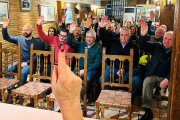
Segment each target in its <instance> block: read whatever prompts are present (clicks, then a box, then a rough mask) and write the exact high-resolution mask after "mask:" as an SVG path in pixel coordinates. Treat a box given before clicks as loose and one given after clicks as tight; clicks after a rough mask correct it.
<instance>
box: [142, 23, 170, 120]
mask: <svg viewBox="0 0 180 120" xmlns="http://www.w3.org/2000/svg"><path fill="white" fill-rule="evenodd" d="M147 32H148V26H147V23H143V24H142V25H141V35H140V36H139V40H138V44H139V47H140V48H141V49H143V50H145V51H147V52H149V53H151V55H152V57H151V60H150V62H149V64H148V65H147V68H146V72H145V79H144V83H143V95H142V98H143V103H142V106H143V107H144V108H145V114H144V115H143V116H142V117H141V119H140V120H152V119H153V113H152V111H151V104H152V94H153V89H154V88H155V87H156V84H157V83H160V88H166V87H167V85H168V83H169V79H170V67H171V52H172V41H173V31H169V32H166V33H165V35H164V38H163V43H159V42H158V43H149V42H147V41H146V34H147Z"/></svg>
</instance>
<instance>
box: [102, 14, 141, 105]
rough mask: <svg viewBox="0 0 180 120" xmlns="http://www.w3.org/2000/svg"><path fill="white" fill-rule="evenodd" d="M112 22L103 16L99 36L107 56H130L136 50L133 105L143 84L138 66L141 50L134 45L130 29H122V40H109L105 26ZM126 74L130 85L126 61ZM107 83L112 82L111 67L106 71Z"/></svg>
mask: <svg viewBox="0 0 180 120" xmlns="http://www.w3.org/2000/svg"><path fill="white" fill-rule="evenodd" d="M109 22H110V21H107V17H106V16H103V17H102V20H101V24H100V27H101V28H100V32H99V36H100V39H101V40H102V43H104V44H103V45H104V46H103V47H106V48H107V49H106V50H107V51H106V53H107V54H111V55H130V49H131V48H132V49H134V56H133V86H132V90H133V92H132V103H133V101H134V98H135V95H136V91H137V89H138V88H139V86H140V84H141V80H140V73H139V72H138V71H137V65H138V62H139V48H138V46H137V45H136V44H134V43H133V42H132V41H130V37H131V31H130V29H129V28H122V30H121V33H120V40H119V39H113V38H109V37H107V36H106V34H105V29H104V27H105V25H106V24H109ZM119 64H120V62H119V60H115V64H114V66H115V68H114V77H115V78H118V77H119V75H118V74H119V73H120V71H119ZM122 72H123V73H124V81H123V82H124V84H127V83H128V81H129V80H128V79H129V61H127V60H125V61H124V70H123V71H122ZM101 81H102V77H100V79H99V83H100V85H101ZM105 81H106V82H109V81H110V67H107V68H106V70H105ZM105 89H111V87H110V86H105Z"/></svg>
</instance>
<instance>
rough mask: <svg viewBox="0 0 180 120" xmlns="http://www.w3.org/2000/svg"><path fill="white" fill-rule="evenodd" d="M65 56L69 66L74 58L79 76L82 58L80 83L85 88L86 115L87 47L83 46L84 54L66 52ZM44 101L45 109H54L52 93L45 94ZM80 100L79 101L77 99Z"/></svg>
mask: <svg viewBox="0 0 180 120" xmlns="http://www.w3.org/2000/svg"><path fill="white" fill-rule="evenodd" d="M65 55H66V57H67V58H68V59H69V66H70V68H71V67H72V60H71V59H72V58H76V64H75V68H76V73H75V74H76V75H78V76H79V73H80V70H79V67H80V58H84V77H83V81H82V84H83V85H84V88H85V90H86V92H85V94H83V115H84V116H85V117H86V116H87V62H88V48H87V47H86V48H85V54H81V53H66V54H65ZM46 101H47V109H51V110H54V101H55V97H54V95H53V93H51V94H50V95H47V96H46ZM79 102H80V101H79Z"/></svg>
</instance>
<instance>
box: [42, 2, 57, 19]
mask: <svg viewBox="0 0 180 120" xmlns="http://www.w3.org/2000/svg"><path fill="white" fill-rule="evenodd" d="M39 10H40V13H39V15H40V16H42V15H43V16H44V22H54V15H55V7H54V6H50V5H40V9H39Z"/></svg>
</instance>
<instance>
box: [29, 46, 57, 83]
mask: <svg viewBox="0 0 180 120" xmlns="http://www.w3.org/2000/svg"><path fill="white" fill-rule="evenodd" d="M54 51H55V46H54V45H53V46H52V49H51V51H42V50H34V45H33V44H31V53H30V76H29V78H30V79H29V81H32V80H33V78H39V79H49V80H50V83H51V76H47V67H48V56H49V55H50V56H51V75H52V72H53V68H52V66H53V65H54V55H55V53H54ZM34 55H37V62H36V74H33V70H34ZM42 56H43V57H44V59H41V58H42ZM42 60H44V66H43V70H42V71H43V72H44V75H43V76H41V70H40V68H41V65H40V64H41V62H43V61H42Z"/></svg>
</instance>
